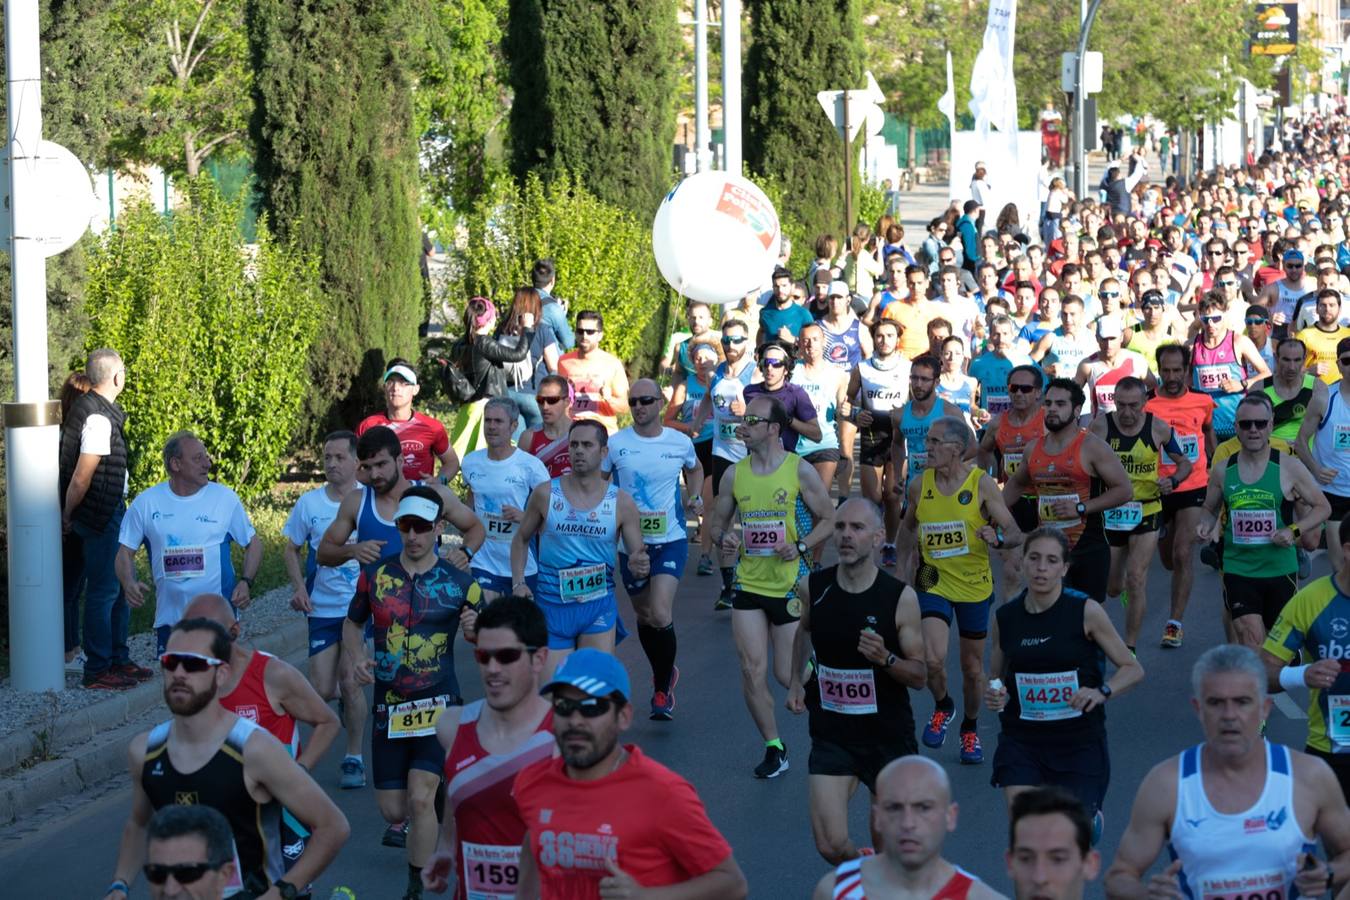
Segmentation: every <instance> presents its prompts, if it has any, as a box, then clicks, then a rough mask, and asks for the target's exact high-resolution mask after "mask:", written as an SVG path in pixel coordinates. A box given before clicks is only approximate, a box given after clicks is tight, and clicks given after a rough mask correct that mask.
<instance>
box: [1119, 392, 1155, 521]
mask: <svg viewBox="0 0 1350 900" xmlns="http://www.w3.org/2000/svg"><path fill="white" fill-rule="evenodd" d="M1106 443H1108V444H1110V445H1111V449H1112V450H1113V451H1115V454H1116V458H1117V459H1119V460H1120V464H1121V465H1122V466H1124V467H1125V474H1126V475H1127V476H1129V479H1130V490H1131V492H1132V494H1133V500H1132V501H1131V502H1130V503H1127V504H1125V505H1124V506H1121V507H1117V508H1116V509H1113V510H1109V511H1108V512H1107V513H1106V516H1105V522H1106V528H1107V529H1108V530H1121V531H1132V530H1133V529H1134V528H1135V526H1137V525H1139V521H1135V519H1141V517H1142V516H1151V515H1153V514H1154V513H1156V512H1160V511H1161V510H1162V501H1161V500H1160V499H1159V498H1160V497H1161V496H1162V490H1161V489H1160V488H1159V487H1158V467H1159V465H1160V464H1161V461H1162V451H1161V450H1160V449H1159V448H1158V447H1157V446H1156V445H1154V443H1153V413H1145V414H1144V426H1143V427H1142V428H1141V429H1139V433H1138V434H1137V435H1134V436H1133V437H1131V436H1129V435H1126V434H1124V433H1122V432H1121V431H1120V429H1119V428H1118V427H1117V425H1116V417H1115V415H1114V414H1111V413H1108V414H1107V416H1106ZM1141 520H1142V519H1141ZM1113 526H1114V527H1113Z"/></svg>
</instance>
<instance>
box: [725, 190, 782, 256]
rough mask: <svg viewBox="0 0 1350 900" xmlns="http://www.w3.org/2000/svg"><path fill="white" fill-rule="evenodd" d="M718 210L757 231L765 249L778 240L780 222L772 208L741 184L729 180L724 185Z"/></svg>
mask: <svg viewBox="0 0 1350 900" xmlns="http://www.w3.org/2000/svg"><path fill="white" fill-rule="evenodd" d="M717 211H718V212H720V213H726V214H727V215H729V216H731V217H732V218H733V219H735V220H736V221H738V222H741V223H743V224H745V225H748V226H749V227H750V229H751V230H752V231H754V232H755V237H757V238H759V242H760V243H761V244H763V245H764V249H765V250H768V249H769V248H770V247H772V246H773V244H774V242H775V241H777V240H778V222H777V221H776V219H775V217H774V214H773V210H772V208H771V207H769V206H768V205H767V204H765V203H763V202H762V201H761V200H760V199H759V198H758V197H756V196H755V195H754V194H751V193H750V192H748V191H746V190H745V189H744V188H742V187H740V186H739V185H735V184H732V183H730V182H727V184H725V185H723V186H722V196H721V197H719V198H718V200H717Z"/></svg>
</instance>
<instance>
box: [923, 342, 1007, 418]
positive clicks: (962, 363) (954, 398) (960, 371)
mask: <svg viewBox="0 0 1350 900" xmlns="http://www.w3.org/2000/svg"><path fill="white" fill-rule="evenodd" d="M938 359H940V360H942V372H941V373H939V375H938V383H937V394H938V396H939V397H941V398H942V399H943V400H946V401H947V402H948V403H950V404H952V405H953V406H955V407H956V408H957V409H959V410H961V414H962V415H963V416H965V417H966V421H967V422H971V423H974V424H976V425H984V424H985V423H986V422H988V421H989V413H988V411H987V410H985V409H984V408H983V407H981V405H980V404H981V403H982V402H983V400H984V397H983V396H982V391H981V388H980V383H979V382H978V381H976V380H975V379H974V378H972V377H970V376H969V375H967V374H966V341H965V338H961V337H957V336H956V335H952V336H951V337H949V338H947V339H946V340H944V341H943V342H942V345H941V346H940V347H939V348H938ZM1006 389H1007V386H1006V385H1005V386H1004V390H1005V391H1006ZM1007 399H1008V398H1007V395H1006V394H1005V395H1004V397H1003V401H1004V403H1005V404H1006V403H1007Z"/></svg>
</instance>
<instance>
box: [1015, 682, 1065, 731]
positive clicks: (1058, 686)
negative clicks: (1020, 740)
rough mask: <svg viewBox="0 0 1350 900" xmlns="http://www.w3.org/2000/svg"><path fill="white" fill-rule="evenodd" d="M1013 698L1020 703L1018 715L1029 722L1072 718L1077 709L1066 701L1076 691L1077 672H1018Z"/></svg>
mask: <svg viewBox="0 0 1350 900" xmlns="http://www.w3.org/2000/svg"><path fill="white" fill-rule="evenodd" d="M1014 677H1015V678H1016V679H1017V700H1018V703H1019V704H1020V705H1021V707H1022V713H1021V717H1022V718H1023V719H1027V720H1029V721H1032V722H1054V721H1057V720H1059V719H1076V718H1078V717H1079V716H1081V715H1082V713H1081V712H1079V711H1078V710H1076V709H1074V708H1073V707H1072V706H1070V705H1069V701H1070V700H1072V699H1073V695H1074V694H1076V693H1077V692H1078V672H1077V671H1071V672H1041V673H1036V674H1030V673H1025V672H1024V673H1019V674H1017V675H1015V676H1014Z"/></svg>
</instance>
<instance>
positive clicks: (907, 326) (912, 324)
mask: <svg viewBox="0 0 1350 900" xmlns="http://www.w3.org/2000/svg"><path fill="white" fill-rule="evenodd" d="M905 283H906V284H907V285H908V286H909V293H908V294H906V295H905V296H904V297H903V298H901V299H900V300H897V301H895V302H894V303H891V304H890V305H888V306H887V307H886V308H885V309H883V310H881V318H880V319H874V320H873V321H872V322H870V323H869V324H870V325H871V326H872V345H873V347H874V348H875V347H876V343H877V329H876V326H877V325H878V324H880V323H881V322H884V321H886V320H888V319H889V320H890V321H893V322H895V323H896V328H897V330H898V332H899V334H898V336H897V339H896V343H895V345H894V346H893V347H892V352H897V353H899V354H900V355H901V356H902V357H904V358H905V359H913V358H914V357H916V356H918V355H920V354H921V353H927V352H928V332H927V326H928V322H929V320H931V319H936V318H938V317H939V316H941V315H942V307H941V306H939V305H938V304H936V303H934V302H932V301H931V300H929V299H928V273H927V272H926V271H924V269H923V267H921V266H910V267H909V268H907V269H905ZM876 352H880V351H879V350H878V351H876Z"/></svg>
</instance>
